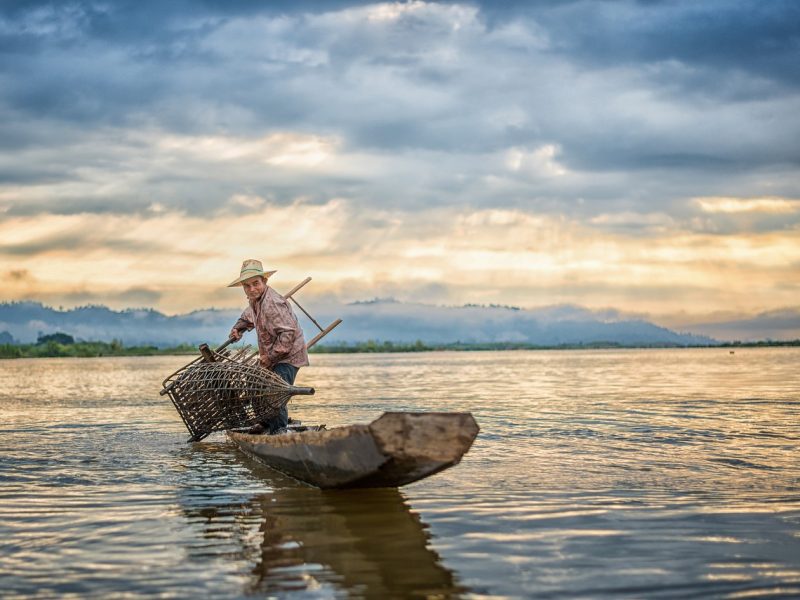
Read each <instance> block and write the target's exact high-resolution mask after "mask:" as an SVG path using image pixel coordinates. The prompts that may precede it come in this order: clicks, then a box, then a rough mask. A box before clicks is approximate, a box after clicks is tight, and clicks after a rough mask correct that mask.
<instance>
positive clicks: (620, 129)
mask: <svg viewBox="0 0 800 600" xmlns="http://www.w3.org/2000/svg"><path fill="white" fill-rule="evenodd" d="M366 4H367V3H363V2H345V1H341V2H269V3H264V2H256V1H251V2H244V1H238V2H236V1H234V2H223V1H219V2H211V1H205V2H190V1H188V0H186V1H183V2H167V3H164V2H154V1H145V2H134V1H129V2H112V3H100V2H72V3H69V4H65V3H60V2H6V3H3V5H2V8H0V89H1V90H2V91H0V111H2V117H3V118H2V121H0V148H2V154H0V177H2V180H0V183H2V184H6V185H10V184H13V185H15V186H18V187H21V188H22V190H21V192H20V193H23V192H25V186H27V185H33V184H45V183H46V184H58V183H59V182H60V183H63V184H64V185H63V186H62V187H64V188H66V189H55V188H58V186H55V187H54V188H53V189H52V190H50V191H48V193H47V194H44V193H42V194H39V195H37V196H36V198H35V199H30V198H29V199H26V200H25V201H24V202H23V201H21V200H15V199H14V198H13V197H12V198H11V199H10V200H9V199H8V198H9V195H8V194H6V195H5V196H6V200H5V204H6V207H5V208H6V213H7V214H11V215H14V214H34V213H36V212H42V211H48V210H51V211H53V212H65V213H70V212H82V211H86V212H117V211H119V212H141V211H144V210H146V209H147V207H148V206H150V204H151V203H153V202H157V203H159V204H162V205H164V206H165V207H167V208H175V209H178V210H185V211H191V212H194V213H197V214H211V213H213V212H214V210H217V209H218V208H219V206H220V205H221V204H222V203H224V202H225V200H226V199H227V198H229V197H230V196H231V195H233V194H237V193H247V194H256V195H261V196H263V197H268V198H270V200H271V201H275V202H279V203H285V202H291V201H293V200H294V199H295V198H296V197H298V196H303V197H304V198H310V199H311V200H312V201H324V200H325V198H330V197H334V196H342V197H347V198H350V199H352V200H354V201H356V202H359V203H362V204H364V205H368V204H374V203H376V202H378V201H380V202H382V203H388V204H395V205H403V206H406V207H414V206H419V205H428V204H457V205H465V204H469V205H472V206H492V205H506V206H518V207H524V208H527V209H529V210H539V211H546V212H558V211H566V212H570V211H572V212H574V213H575V214H581V213H586V214H588V215H594V214H597V213H602V212H606V211H608V210H639V211H646V210H649V208H648V207H649V206H652V205H655V204H658V205H659V206H660V207H661V208H670V207H671V203H673V202H675V201H678V200H680V199H682V198H683V199H685V198H686V197H690V196H696V195H703V194H709V195H721V194H745V195H748V194H749V195H757V194H763V193H765V190H766V189H767V188H768V189H769V193H771V194H785V195H789V196H796V195H800V190H798V186H797V182H796V178H795V177H793V174H794V173H796V170H797V167H798V165H799V164H800V142H798V139H800V123H799V122H798V117H797V114H798V111H797V103H798V101H797V95H796V94H797V93H798V92H797V87H798V86H797V83H798V73H799V71H798V70H797V68H796V65H797V64H798V62H800V58H798V47H799V45H800V42H799V41H798V40H799V39H800V37H799V36H798V28H800V14H798V11H800V5H798V4H797V3H795V2H783V1H775V2H721V1H716V0H715V1H708V2H638V3H636V2H587V1H583V2H572V1H570V2H555V1H554V2H533V3H529V2H500V3H497V2H485V3H478V4H465V5H461V6H459V5H451V4H446V3H439V4H437V5H435V6H434V7H431V8H430V9H429V8H427V7H423V8H422V9H421V10H408V11H406V12H405V13H403V14H402V15H400V16H399V17H396V18H393V19H388V20H381V19H376V20H369V19H365V18H364V16H363V15H361V16H360V17H359V18H357V19H353V18H351V17H352V15H349V16H347V15H345V16H342V14H337V13H336V11H339V10H342V9H346V8H356V9H357V8H358V7H362V6H365V5H366ZM476 10H477V11H478V12H477V13H476V12H475V11H476ZM470 11H472V12H470ZM454 23H457V25H458V26H457V27H456V26H455V25H454ZM137 131H151V132H153V136H158V135H183V136H214V135H228V136H239V137H241V138H246V137H251V138H258V137H261V136H264V135H268V134H269V133H270V132H274V131H293V132H298V133H307V134H315V135H323V136H332V137H336V138H337V139H339V140H340V142H341V145H340V148H339V150H340V151H341V152H343V153H345V154H347V153H349V154H351V155H352V156H353V158H352V160H354V161H356V160H360V159H361V158H363V156H365V155H369V156H370V157H372V158H373V159H375V161H376V163H377V167H376V168H375V169H374V170H372V171H369V172H357V173H347V172H342V173H337V174H335V175H334V174H331V173H317V172H313V171H312V172H308V173H304V174H303V175H302V176H298V175H297V173H295V172H289V171H281V169H277V168H273V169H268V168H264V165H263V163H254V159H252V158H250V159H248V160H242V161H239V162H237V161H227V162H220V163H218V164H216V165H215V164H212V163H211V162H210V159H208V158H205V159H198V158H196V157H194V158H191V157H187V156H175V155H169V154H165V153H161V154H159V153H158V152H155V151H154V149H153V148H152V147H149V146H148V143H149V142H147V141H142V140H141V139H135V136H131V135H129V133H130V132H137ZM89 142H91V143H89ZM548 145H550V146H552V147H553V148H554V154H553V157H552V158H553V161H554V164H553V165H550V166H549V167H548V165H546V164H538V165H537V164H532V166H530V165H529V168H520V169H516V170H509V169H508V168H507V166H506V165H505V164H504V163H503V158H502V155H503V153H504V152H506V151H508V150H510V149H514V148H516V149H519V151H520V152H522V153H528V154H531V155H535V153H536V152H537V150H538V149H541V148H542V147H544V146H548ZM248 161H249V162H248ZM534 163H535V161H534ZM559 166H560V167H563V168H565V169H569V170H570V171H572V173H571V174H570V175H569V177H568V178H563V179H559V178H558V177H554V176H552V173H549V172H548V169H550V170H551V171H553V170H555V169H556V167H559ZM551 167H552V168H551ZM120 175H122V176H124V177H126V178H127V179H124V181H125V182H126V184H127V186H126V187H127V190H121V189H120V188H121V187H123V186H119V185H118V186H108V185H104V184H105V183H106V182H107V180H109V179H110V180H114V179H117V178H119V177H120ZM75 185H78V186H79V188H80V189H78V190H77V191H76V190H75V189H72V187H74V186H75ZM110 188H113V189H110ZM15 193H16V192H15ZM578 198H580V199H583V200H585V202H583V201H582V202H581V203H580V204H577V203H575V200H576V199H578ZM9 203H10V206H9ZM0 208H3V200H2V198H0Z"/></svg>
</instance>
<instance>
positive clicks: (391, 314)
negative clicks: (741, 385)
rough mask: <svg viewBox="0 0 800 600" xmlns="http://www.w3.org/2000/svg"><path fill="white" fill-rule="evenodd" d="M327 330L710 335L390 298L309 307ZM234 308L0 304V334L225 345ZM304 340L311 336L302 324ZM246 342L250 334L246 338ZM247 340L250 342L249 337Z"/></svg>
mask: <svg viewBox="0 0 800 600" xmlns="http://www.w3.org/2000/svg"><path fill="white" fill-rule="evenodd" d="M308 308H310V309H311V310H312V314H314V315H315V317H316V318H317V320H318V321H319V322H320V323H321V324H323V325H326V324H327V323H329V322H331V321H333V320H334V319H335V318H337V317H339V318H342V319H344V323H342V325H340V326H339V327H338V329H336V330H335V331H334V332H333V333H332V334H331V335H329V336H328V337H327V338H326V339H325V343H328V344H334V343H341V342H361V341H366V340H370V339H372V340H380V341H393V342H414V341H416V340H422V341H423V342H428V343H449V342H465V343H470V342H521V343H529V344H539V345H558V344H580V343H591V342H612V343H619V344H626V345H639V344H641V345H648V344H677V345H704V344H713V343H715V341H714V340H713V339H711V338H709V337H705V336H699V335H692V334H686V333H676V332H674V331H671V330H669V329H666V328H664V327H659V326H657V325H654V324H653V323H648V322H646V321H641V320H625V319H620V318H617V316H616V315H615V314H614V313H595V312H592V311H589V310H586V309H584V308H581V307H577V306H569V305H560V306H552V307H547V308H541V309H537V310H523V309H519V308H514V307H505V306H474V305H468V306H460V307H454V306H431V305H424V304H411V303H403V302H396V301H393V300H372V301H369V302H356V303H352V304H345V305H336V306H327V307H325V308H321V307H308ZM239 314H240V311H239V310H217V309H207V310H199V311H194V312H191V313H188V314H184V315H175V316H167V315H164V314H162V313H160V312H158V311H155V310H151V309H128V310H123V311H114V310H111V309H109V308H106V307H104V306H84V307H79V308H74V309H69V310H58V309H54V308H50V307H47V306H44V305H42V304H40V303H37V302H11V303H0V335H2V332H7V333H8V334H10V335H11V336H12V337H13V338H14V340H15V341H17V342H22V343H30V342H35V341H36V339H37V337H38V336H39V335H42V334H50V333H54V332H64V333H67V334H69V335H71V336H73V337H74V338H76V339H82V340H99V341H111V340H112V339H118V340H121V341H122V342H123V343H124V344H125V345H135V344H154V345H157V346H161V347H163V346H169V345H174V344H179V343H182V342H188V343H191V344H197V343H201V342H209V343H211V344H212V345H213V344H215V343H219V342H222V341H224V340H225V338H226V337H227V333H228V331H229V330H230V327H231V325H232V324H233V323H234V322H235V321H236V319H237V318H238V316H239ZM303 328H304V330H305V332H306V337H307V338H308V339H310V338H311V337H313V336H314V335H315V333H316V329H315V328H314V326H313V325H312V324H311V323H310V322H308V321H305V320H304V321H303ZM250 335H251V336H252V334H250ZM250 341H254V338H253V339H251V340H250Z"/></svg>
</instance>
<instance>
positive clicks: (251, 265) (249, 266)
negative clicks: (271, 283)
mask: <svg viewBox="0 0 800 600" xmlns="http://www.w3.org/2000/svg"><path fill="white" fill-rule="evenodd" d="M273 273H275V271H264V267H263V266H261V261H260V260H256V259H254V258H248V259H247V260H246V261H244V262H243V263H242V271H241V273H239V278H238V279H234V280H233V281H232V282H230V283H229V284H228V287H236V286H237V285H242V282H243V281H244V280H245V279H250V278H251V277H258V276H259V275H261V276H262V277H269V276H270V275H272V274H273Z"/></svg>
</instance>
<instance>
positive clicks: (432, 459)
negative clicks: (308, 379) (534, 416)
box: [227, 412, 479, 488]
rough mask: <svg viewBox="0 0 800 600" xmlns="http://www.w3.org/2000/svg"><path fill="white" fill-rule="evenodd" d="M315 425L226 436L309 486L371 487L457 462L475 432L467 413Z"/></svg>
mask: <svg viewBox="0 0 800 600" xmlns="http://www.w3.org/2000/svg"><path fill="white" fill-rule="evenodd" d="M315 429H316V428H308V429H307V430H306V431H297V432H292V431H290V432H288V433H283V434H277V435H253V434H249V433H245V432H242V431H228V432H227V434H228V437H229V438H230V439H231V440H232V441H233V442H234V443H235V444H236V445H237V446H238V448H239V449H240V450H241V451H242V452H244V453H245V454H247V455H249V456H251V457H252V458H254V459H256V460H258V461H260V462H262V463H264V464H265V465H267V466H268V467H271V468H273V469H275V470H277V471H280V472H282V473H285V474H286V475H289V476H291V477H293V478H295V479H297V480H299V481H302V482H304V483H307V484H309V485H313V486H316V487H319V488H375V487H397V486H401V485H406V484H408V483H412V482H414V481H418V480H420V479H423V478H425V477H428V476H430V475H433V474H434V473H438V472H439V471H442V470H444V469H446V468H448V467H452V466H453V465H455V464H458V462H459V461H460V460H461V457H463V456H464V454H466V453H467V451H468V450H469V449H470V447H471V446H472V442H473V441H474V440H475V437H476V436H477V435H478V431H479V428H478V424H477V423H476V422H475V419H474V418H473V417H472V415H471V414H470V413H414V412H387V413H384V414H383V415H382V416H381V417H380V418H378V419H376V420H375V421H373V422H372V423H370V424H369V425H348V426H345V427H335V428H332V429H321V430H315Z"/></svg>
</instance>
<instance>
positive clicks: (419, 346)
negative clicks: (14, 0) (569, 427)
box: [0, 339, 800, 359]
mask: <svg viewBox="0 0 800 600" xmlns="http://www.w3.org/2000/svg"><path fill="white" fill-rule="evenodd" d="M797 346H800V339H797V340H786V341H772V340H769V341H760V342H724V343H720V344H708V345H691V346H689V345H680V344H617V343H613V342H591V343H585V344H558V345H536V344H519V343H510V342H497V343H474V344H467V343H461V342H455V343H451V344H426V343H424V342H421V341H417V342H414V343H396V342H378V341H368V342H361V343H357V344H335V345H320V346H314V347H313V348H312V349H311V350H309V353H311V354H384V353H398V352H399V353H406V352H445V351H456V352H492V351H505V350H648V349H657V348H662V349H665V348H720V349H736V348H775V347H797ZM197 354H198V351H197V347H196V346H193V345H190V344H180V345H178V346H172V347H169V348H158V347H157V346H124V345H123V344H122V343H121V342H119V341H112V342H110V343H109V342H75V343H71V344H59V343H54V342H47V343H44V344H0V359H4V358H8V359H11V358H96V357H102V356H190V355H192V356H193V355H197Z"/></svg>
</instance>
